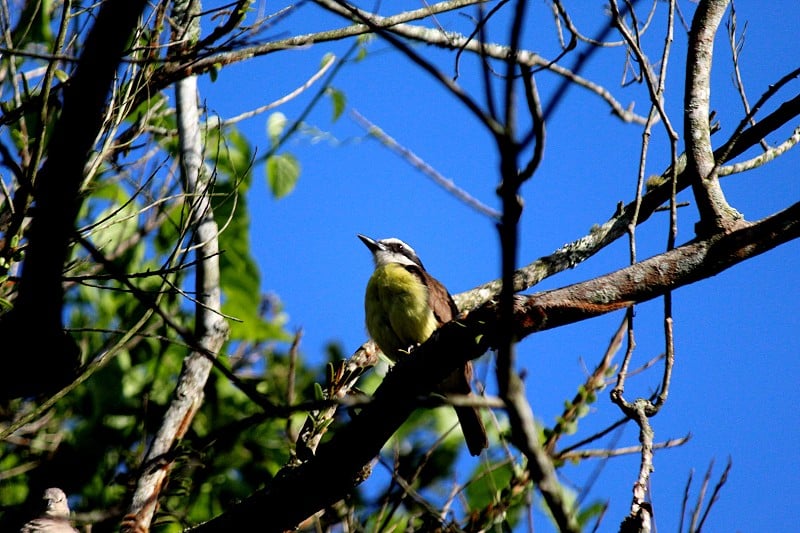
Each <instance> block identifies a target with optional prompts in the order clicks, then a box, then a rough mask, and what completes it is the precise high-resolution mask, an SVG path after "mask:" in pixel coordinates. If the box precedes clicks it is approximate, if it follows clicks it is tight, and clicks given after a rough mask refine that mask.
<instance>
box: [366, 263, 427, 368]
mask: <svg viewBox="0 0 800 533" xmlns="http://www.w3.org/2000/svg"><path fill="white" fill-rule="evenodd" d="M364 307H365V311H366V317H367V330H368V331H369V334H370V336H371V337H372V339H373V340H374V341H375V342H376V343H377V345H378V347H380V349H381V351H382V352H383V353H384V354H386V356H387V357H389V358H390V359H393V360H397V358H398V357H401V356H402V355H403V354H404V353H405V352H406V351H407V350H408V349H409V348H410V347H412V346H415V345H417V344H420V343H422V342H425V341H426V340H427V339H428V337H430V336H431V334H432V333H433V332H434V331H435V330H436V327H437V323H436V317H435V316H434V315H433V312H432V311H431V309H430V305H429V304H428V288H427V287H426V286H425V284H424V283H422V281H421V280H420V279H419V278H418V277H417V276H416V275H415V274H414V273H412V272H409V271H408V270H406V268H405V267H403V266H402V265H400V264H397V263H390V264H387V265H382V266H379V267H378V268H376V269H375V272H374V273H373V274H372V277H371V278H370V279H369V283H368V284H367V294H366V298H365V301H364Z"/></svg>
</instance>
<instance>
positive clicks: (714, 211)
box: [684, 0, 742, 235]
mask: <svg viewBox="0 0 800 533" xmlns="http://www.w3.org/2000/svg"><path fill="white" fill-rule="evenodd" d="M727 7H728V0H706V1H703V2H701V3H700V5H699V6H698V7H697V11H696V12H695V15H694V19H693V20H692V29H691V31H690V33H689V49H688V53H687V58H686V86H685V89H684V101H685V120H684V138H685V140H686V153H687V156H688V164H687V168H688V169H689V171H690V172H691V176H692V190H693V192H694V197H695V201H696V202H697V208H698V210H699V212H700V222H699V223H698V224H697V232H698V234H701V235H702V234H704V233H713V232H715V231H725V230H728V229H731V228H733V227H734V224H735V223H736V221H737V220H740V219H741V218H742V215H741V214H740V213H739V212H738V211H736V210H735V209H733V208H732V207H731V206H729V205H728V202H727V200H725V195H724V194H723V192H722V187H721V186H720V184H719V179H718V178H717V175H716V172H715V168H716V163H715V161H714V153H713V151H712V149H711V126H710V123H709V113H710V110H709V100H710V96H711V59H712V57H713V53H714V36H715V35H716V33H717V28H718V27H719V23H720V21H721V20H722V15H723V14H724V13H725V9H726V8H727Z"/></svg>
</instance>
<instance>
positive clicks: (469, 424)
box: [406, 265, 489, 455]
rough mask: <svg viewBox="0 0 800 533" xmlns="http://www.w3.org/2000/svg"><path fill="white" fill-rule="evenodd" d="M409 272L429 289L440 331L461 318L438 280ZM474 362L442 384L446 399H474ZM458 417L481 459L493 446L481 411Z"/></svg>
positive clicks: (466, 410)
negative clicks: (466, 396)
mask: <svg viewBox="0 0 800 533" xmlns="http://www.w3.org/2000/svg"><path fill="white" fill-rule="evenodd" d="M406 270H408V271H409V272H411V273H412V274H414V275H415V276H417V277H418V278H419V279H420V281H422V283H424V284H425V286H426V287H427V288H428V305H429V306H430V308H431V310H432V311H433V314H434V316H435V317H436V321H437V322H438V323H439V327H441V326H442V325H443V324H446V323H447V322H450V321H451V320H453V318H455V317H457V316H458V313H459V311H458V306H456V302H455V301H454V300H453V297H452V296H451V295H450V293H449V292H448V291H447V289H446V288H445V286H444V285H442V284H441V283H440V282H439V281H438V280H437V279H436V278H434V277H433V276H431V275H430V274H428V273H427V272H426V271H425V270H424V269H422V268H420V267H417V266H414V265H408V266H406ZM471 381H472V362H471V361H469V362H467V364H465V365H464V367H463V368H459V369H457V370H456V371H455V372H453V373H452V374H450V375H449V376H448V377H447V379H445V380H444V382H442V384H441V386H440V387H439V392H441V393H442V394H444V395H445V396H446V395H447V394H448V393H450V394H462V395H471V394H472V387H471V386H470V382H471ZM455 411H456V416H458V422H459V424H461V431H462V433H464V440H465V441H466V442H467V448H468V449H469V453H470V454H472V455H480V453H481V451H482V450H483V449H484V448H487V447H488V446H489V440H488V438H487V437H486V428H485V427H484V425H483V421H482V420H481V416H480V411H478V408H477V407H467V406H462V407H456V408H455Z"/></svg>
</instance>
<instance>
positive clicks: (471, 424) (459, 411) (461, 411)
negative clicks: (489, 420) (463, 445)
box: [455, 406, 489, 455]
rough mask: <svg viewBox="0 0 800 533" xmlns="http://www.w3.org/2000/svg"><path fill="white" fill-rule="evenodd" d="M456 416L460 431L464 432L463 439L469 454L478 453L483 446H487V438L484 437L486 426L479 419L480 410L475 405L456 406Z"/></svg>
mask: <svg viewBox="0 0 800 533" xmlns="http://www.w3.org/2000/svg"><path fill="white" fill-rule="evenodd" d="M455 409H456V416H458V422H459V424H461V432H462V433H464V440H465V441H467V448H469V453H470V454H471V455H480V454H481V452H482V451H483V449H484V448H488V447H489V439H488V438H487V437H486V428H485V427H484V425H483V421H481V416H480V412H479V411H478V408H477V407H467V406H460V407H456V408H455Z"/></svg>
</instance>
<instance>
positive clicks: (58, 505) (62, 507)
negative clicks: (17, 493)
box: [19, 487, 78, 533]
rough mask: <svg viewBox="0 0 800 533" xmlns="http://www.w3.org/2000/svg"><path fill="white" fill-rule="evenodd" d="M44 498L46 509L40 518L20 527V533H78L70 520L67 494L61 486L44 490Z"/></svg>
mask: <svg viewBox="0 0 800 533" xmlns="http://www.w3.org/2000/svg"><path fill="white" fill-rule="evenodd" d="M42 499H43V500H44V502H45V509H44V512H43V513H42V515H41V516H40V517H39V518H34V519H33V520H31V521H30V522H28V523H27V524H25V525H24V526H22V529H20V530H19V531H20V533H78V530H77V529H75V528H74V527H72V524H70V522H69V504H68V503H67V495H66V494H64V491H63V490H61V489H59V488H55V487H53V488H49V489H47V490H46V491H44V495H43V496H42Z"/></svg>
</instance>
